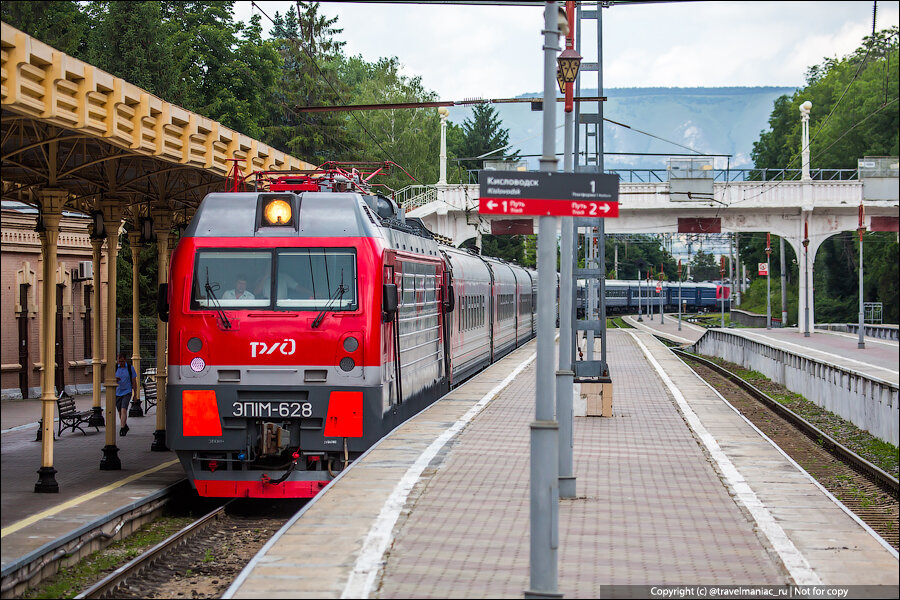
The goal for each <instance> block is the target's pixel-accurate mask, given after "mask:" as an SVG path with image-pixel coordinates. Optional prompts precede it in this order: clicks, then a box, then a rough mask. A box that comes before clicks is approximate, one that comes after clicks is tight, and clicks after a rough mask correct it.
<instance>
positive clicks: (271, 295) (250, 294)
mask: <svg viewBox="0 0 900 600" xmlns="http://www.w3.org/2000/svg"><path fill="white" fill-rule="evenodd" d="M356 263H357V261H356V249H354V248H284V249H274V250H259V249H254V250H199V251H198V252H197V257H196V261H195V267H194V278H193V283H192V286H191V290H192V291H191V309H192V310H217V309H219V308H223V309H252V310H291V311H315V312H321V311H329V312H332V311H354V310H357V309H358V307H359V302H358V293H357V272H356ZM273 282H274V284H273Z"/></svg>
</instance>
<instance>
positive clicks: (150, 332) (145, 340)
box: [116, 317, 157, 367]
mask: <svg viewBox="0 0 900 600" xmlns="http://www.w3.org/2000/svg"><path fill="white" fill-rule="evenodd" d="M131 323H132V320H131V319H116V352H117V353H118V352H121V351H123V350H124V351H125V354H126V356H128V357H129V358H130V357H131V356H132V354H133V348H134V345H133V343H132V333H133V332H132V330H131ZM156 323H157V320H156V317H143V318H141V323H140V343H141V345H140V349H141V364H142V365H143V366H145V367H146V366H147V365H151V364H152V365H155V364H156Z"/></svg>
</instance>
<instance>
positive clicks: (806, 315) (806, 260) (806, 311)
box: [803, 221, 809, 337]
mask: <svg viewBox="0 0 900 600" xmlns="http://www.w3.org/2000/svg"><path fill="white" fill-rule="evenodd" d="M803 256H804V259H803V264H804V268H803V282H804V286H805V291H806V293H805V294H804V298H805V300H804V317H803V337H809V222H808V221H804V222H803Z"/></svg>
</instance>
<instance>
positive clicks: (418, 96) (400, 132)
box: [341, 56, 440, 189]
mask: <svg viewBox="0 0 900 600" xmlns="http://www.w3.org/2000/svg"><path fill="white" fill-rule="evenodd" d="M399 70H400V62H399V60H398V59H397V58H396V57H395V58H382V59H379V60H378V61H377V62H374V63H369V62H366V61H365V60H364V59H363V58H362V57H361V56H355V57H351V58H348V59H346V60H345V61H344V62H343V65H342V68H341V78H342V79H343V81H344V82H345V83H346V84H347V86H348V87H349V88H350V91H349V93H350V94H351V96H350V98H351V103H352V104H386V103H392V104H394V103H403V102H409V103H413V102H428V101H433V100H435V99H436V95H435V93H434V92H432V91H429V90H426V89H425V88H424V86H423V85H422V80H421V78H420V77H414V78H407V77H405V76H403V75H401V74H400V73H399ZM346 129H347V132H348V133H349V134H350V137H351V138H353V139H354V140H356V144H355V146H356V148H355V152H356V153H357V157H358V158H357V160H360V159H362V160H378V159H380V160H390V161H393V162H396V163H397V164H399V165H401V166H402V167H403V169H404V170H405V172H404V171H403V170H399V169H393V170H392V171H391V172H390V174H388V175H387V176H386V177H383V178H381V179H379V182H380V183H383V184H385V185H387V186H388V187H390V188H391V189H400V188H402V187H404V186H407V185H410V184H413V183H422V184H431V183H434V182H435V181H437V179H438V169H439V164H438V159H439V152H440V118H439V116H438V113H437V110H436V109H434V108H400V109H391V110H371V111H356V112H354V113H352V114H349V113H348V118H347V120H346Z"/></svg>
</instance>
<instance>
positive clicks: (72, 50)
mask: <svg viewBox="0 0 900 600" xmlns="http://www.w3.org/2000/svg"><path fill="white" fill-rule="evenodd" d="M0 16H2V18H3V20H4V21H6V22H7V23H9V24H10V25H12V26H13V27H15V28H16V29H20V30H22V31H23V32H25V33H27V34H28V35H30V36H32V37H35V38H37V39H39V40H41V41H42V42H44V43H45V44H49V45H50V46H53V47H54V48H56V49H57V50H59V51H61V52H65V53H66V54H69V55H70V56H74V57H76V58H80V59H82V60H86V58H87V37H88V32H89V31H90V29H91V20H90V18H89V16H88V15H87V14H86V13H84V12H82V11H81V10H80V9H79V3H78V2H73V1H71V0H62V1H51V0H37V1H34V2H3V3H2V4H0Z"/></svg>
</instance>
